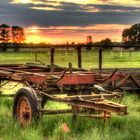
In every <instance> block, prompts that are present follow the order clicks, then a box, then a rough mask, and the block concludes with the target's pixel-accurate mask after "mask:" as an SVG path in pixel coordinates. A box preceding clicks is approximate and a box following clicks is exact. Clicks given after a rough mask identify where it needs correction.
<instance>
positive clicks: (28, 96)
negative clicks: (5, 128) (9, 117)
mask: <svg viewBox="0 0 140 140" xmlns="http://www.w3.org/2000/svg"><path fill="white" fill-rule="evenodd" d="M38 108H39V102H38V100H37V98H36V96H35V95H34V93H33V92H32V90H31V89H30V88H27V87H26V88H21V89H20V90H19V91H18V92H17V94H16V96H15V99H14V106H13V117H14V119H15V120H16V121H18V123H19V124H21V125H23V126H25V125H29V124H31V123H32V122H33V121H37V120H38V119H39V111H38Z"/></svg>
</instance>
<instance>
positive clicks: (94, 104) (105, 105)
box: [40, 92, 127, 114]
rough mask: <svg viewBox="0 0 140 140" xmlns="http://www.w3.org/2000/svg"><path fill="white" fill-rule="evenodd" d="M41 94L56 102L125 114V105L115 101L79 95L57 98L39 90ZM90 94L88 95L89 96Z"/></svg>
mask: <svg viewBox="0 0 140 140" xmlns="http://www.w3.org/2000/svg"><path fill="white" fill-rule="evenodd" d="M40 93H41V94H43V95H45V96H47V97H48V99H50V100H53V101H57V102H63V103H66V104H68V105H72V106H75V107H83V108H91V109H97V110H101V111H107V112H114V113H117V114H127V107H126V106H124V105H120V104H117V103H113V102H109V101H107V100H103V101H102V100H101V101H87V100H85V99H83V100H81V99H80V98H79V97H80V96H79V97H77V99H73V100H72V98H67V97H65V98H59V97H57V96H51V95H48V94H46V93H44V92H40ZM91 97H92V96H90V98H91Z"/></svg>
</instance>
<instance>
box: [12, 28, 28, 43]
mask: <svg viewBox="0 0 140 140" xmlns="http://www.w3.org/2000/svg"><path fill="white" fill-rule="evenodd" d="M11 34H12V42H13V43H23V42H24V41H25V33H24V29H23V28H22V27H20V26H12V28H11Z"/></svg>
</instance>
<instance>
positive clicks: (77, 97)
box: [36, 90, 120, 101]
mask: <svg viewBox="0 0 140 140" xmlns="http://www.w3.org/2000/svg"><path fill="white" fill-rule="evenodd" d="M36 92H37V93H40V94H42V95H44V96H47V97H48V98H49V99H52V100H56V101H59V100H60V101H61V100H62V101H69V100H77V99H83V100H90V99H92V100H94V99H95V100H98V98H99V99H101V98H111V97H114V96H118V95H120V93H118V92H114V93H112V94H91V95H74V96H66V97H62V98H61V97H59V96H53V95H50V94H48V93H45V92H43V91H40V90H36ZM71 92H72V91H71Z"/></svg>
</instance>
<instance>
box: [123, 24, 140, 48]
mask: <svg viewBox="0 0 140 140" xmlns="http://www.w3.org/2000/svg"><path fill="white" fill-rule="evenodd" d="M122 41H123V42H124V44H126V45H139V44H140V23H139V24H134V25H132V26H131V27H130V28H129V29H125V30H124V31H123V32H122Z"/></svg>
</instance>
